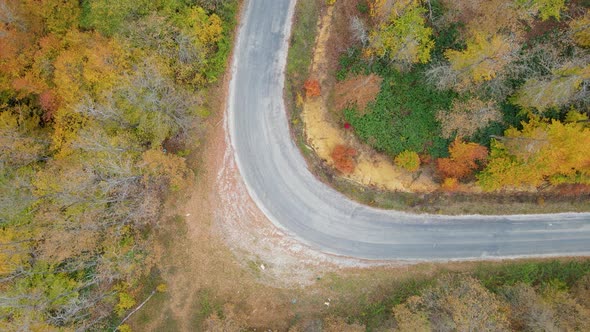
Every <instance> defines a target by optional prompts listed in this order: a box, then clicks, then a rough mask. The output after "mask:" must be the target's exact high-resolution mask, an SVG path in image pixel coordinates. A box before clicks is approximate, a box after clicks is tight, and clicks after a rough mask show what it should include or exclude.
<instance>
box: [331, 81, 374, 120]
mask: <svg viewBox="0 0 590 332" xmlns="http://www.w3.org/2000/svg"><path fill="white" fill-rule="evenodd" d="M382 81H383V79H382V78H381V77H379V76H377V75H375V74H371V75H358V76H354V77H351V78H347V79H346V80H344V81H342V82H338V83H337V84H336V86H335V87H334V108H335V109H336V111H340V110H342V109H344V108H345V107H347V106H351V105H356V106H357V107H358V109H359V110H360V111H361V112H362V110H364V109H365V107H367V104H368V103H370V102H371V101H373V100H375V97H377V94H378V93H379V89H380V88H381V82H382Z"/></svg>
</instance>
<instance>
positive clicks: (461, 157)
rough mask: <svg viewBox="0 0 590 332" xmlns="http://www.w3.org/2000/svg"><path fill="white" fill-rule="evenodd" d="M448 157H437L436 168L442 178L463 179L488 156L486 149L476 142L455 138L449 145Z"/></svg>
mask: <svg viewBox="0 0 590 332" xmlns="http://www.w3.org/2000/svg"><path fill="white" fill-rule="evenodd" d="M449 153H450V154H451V156H450V157H449V158H439V159H437V161H436V169H437V170H438V172H439V173H440V175H441V176H442V177H444V178H455V179H464V178H466V177H468V176H470V175H471V174H472V173H473V171H475V170H476V169H477V168H479V167H480V165H481V164H483V163H484V162H485V161H486V159H487V157H488V149H487V148H486V147H485V146H481V145H479V144H476V143H467V142H463V141H461V139H456V140H455V141H454V142H453V143H452V144H451V146H449Z"/></svg>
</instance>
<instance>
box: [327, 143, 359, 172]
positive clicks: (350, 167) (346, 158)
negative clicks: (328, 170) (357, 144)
mask: <svg viewBox="0 0 590 332" xmlns="http://www.w3.org/2000/svg"><path fill="white" fill-rule="evenodd" d="M330 156H331V157H332V160H334V167H335V168H336V169H337V170H338V171H340V172H341V173H344V174H350V173H352V172H353V171H354V168H355V166H356V163H355V160H354V157H355V156H356V150H355V149H353V148H351V147H347V146H346V145H342V144H339V145H336V146H335V147H334V150H332V153H331V154H330Z"/></svg>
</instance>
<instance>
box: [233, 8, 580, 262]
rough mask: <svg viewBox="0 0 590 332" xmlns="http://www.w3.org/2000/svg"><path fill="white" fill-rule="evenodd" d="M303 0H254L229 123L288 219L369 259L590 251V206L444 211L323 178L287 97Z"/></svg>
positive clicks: (299, 230)
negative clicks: (357, 192) (307, 154)
mask: <svg viewBox="0 0 590 332" xmlns="http://www.w3.org/2000/svg"><path fill="white" fill-rule="evenodd" d="M295 2H296V0H249V2H248V3H247V4H246V8H245V10H244V12H243V17H242V25H241V27H240V30H239V36H238V41H237V46H236V49H235V53H234V63H233V68H232V70H233V78H232V81H231V84H230V94H229V104H228V114H227V116H228V123H229V128H230V137H231V141H232V146H233V149H234V153H235V158H236V161H237V164H238V168H239V170H240V173H241V175H242V177H243V179H244V181H245V183H246V186H247V188H248V191H249V193H250V195H251V196H252V198H253V199H254V201H255V202H256V203H257V204H258V206H259V207H260V209H261V210H262V211H263V212H264V213H265V214H266V216H267V217H268V218H269V219H270V220H271V221H272V222H273V223H274V224H275V225H276V226H278V227H279V228H281V229H283V230H284V231H286V232H287V233H288V234H290V235H292V236H295V237H296V238H298V239H299V240H301V241H302V242H304V243H306V244H308V245H310V246H311V247H313V248H316V249H319V250H321V251H324V252H327V253H332V254H337V255H345V256H352V257H357V258H367V259H396V260H448V259H474V258H485V257H487V258H491V257H518V256H542V255H588V254H589V253H590V214H588V213H585V214H575V213H567V214H553V215H526V216H525V215H519V216H476V215H474V216H437V215H415V214H407V213H402V212H396V211H386V210H379V209H375V208H370V207H366V206H363V205H360V204H358V203H356V202H352V201H350V200H349V199H347V198H345V197H344V196H343V195H341V194H340V193H338V192H336V191H335V190H333V189H331V188H330V187H328V186H326V185H325V184H323V183H321V182H320V181H319V180H317V179H316V178H315V177H314V176H313V175H312V174H311V173H310V171H309V170H308V168H307V165H306V163H305V161H304V160H303V157H302V156H301V155H300V153H299V151H298V149H297V147H296V146H295V145H294V143H293V142H292V140H291V136H290V133H289V127H288V122H287V115H286V112H285V106H284V103H283V82H284V72H283V71H284V67H285V61H286V52H287V46H288V45H287V41H288V37H289V35H290V26H291V19H292V16H293V11H294V6H295Z"/></svg>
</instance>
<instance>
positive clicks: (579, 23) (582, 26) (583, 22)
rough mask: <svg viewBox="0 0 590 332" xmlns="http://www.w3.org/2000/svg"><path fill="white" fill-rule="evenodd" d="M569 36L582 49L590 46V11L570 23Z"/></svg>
mask: <svg viewBox="0 0 590 332" xmlns="http://www.w3.org/2000/svg"><path fill="white" fill-rule="evenodd" d="M568 25H569V29H570V31H569V34H570V35H571V36H572V38H573V40H574V42H575V43H576V44H578V45H579V46H581V47H589V46H590V10H587V11H586V13H585V14H584V15H583V16H580V17H578V18H575V19H573V20H571V21H569V23H568Z"/></svg>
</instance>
